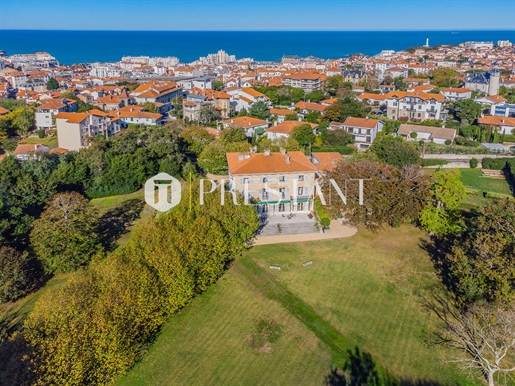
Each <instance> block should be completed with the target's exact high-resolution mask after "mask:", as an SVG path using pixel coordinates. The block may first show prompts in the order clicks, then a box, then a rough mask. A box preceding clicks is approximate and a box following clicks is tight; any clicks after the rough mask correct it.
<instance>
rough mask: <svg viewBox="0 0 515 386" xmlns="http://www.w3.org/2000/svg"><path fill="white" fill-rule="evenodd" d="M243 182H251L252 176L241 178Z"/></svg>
mask: <svg viewBox="0 0 515 386" xmlns="http://www.w3.org/2000/svg"><path fill="white" fill-rule="evenodd" d="M241 183H242V184H250V178H248V177H244V178H242V179H241Z"/></svg>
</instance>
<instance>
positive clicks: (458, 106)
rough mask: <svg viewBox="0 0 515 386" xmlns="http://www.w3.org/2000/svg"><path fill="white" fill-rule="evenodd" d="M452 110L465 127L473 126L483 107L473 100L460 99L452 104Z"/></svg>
mask: <svg viewBox="0 0 515 386" xmlns="http://www.w3.org/2000/svg"><path fill="white" fill-rule="evenodd" d="M451 109H452V111H453V113H454V115H455V116H456V117H457V118H458V119H459V120H460V122H461V123H462V124H463V125H470V124H472V123H473V122H474V121H475V120H476V119H478V118H479V117H480V116H481V112H482V111H483V108H482V106H481V105H480V104H479V103H476V102H474V100H472V99H460V100H458V101H456V102H454V103H452V105H451Z"/></svg>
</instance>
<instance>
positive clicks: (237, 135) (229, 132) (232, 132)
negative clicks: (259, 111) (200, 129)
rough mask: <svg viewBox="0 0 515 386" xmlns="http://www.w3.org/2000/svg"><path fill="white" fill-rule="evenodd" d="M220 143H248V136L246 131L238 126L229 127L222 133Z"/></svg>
mask: <svg viewBox="0 0 515 386" xmlns="http://www.w3.org/2000/svg"><path fill="white" fill-rule="evenodd" d="M220 141H222V143H223V144H224V145H227V144H228V143H232V142H244V141H247V135H246V134H245V129H244V128H243V127H238V126H229V127H228V128H226V129H223V130H222V131H221V132H220Z"/></svg>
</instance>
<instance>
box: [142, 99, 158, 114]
mask: <svg viewBox="0 0 515 386" xmlns="http://www.w3.org/2000/svg"><path fill="white" fill-rule="evenodd" d="M141 106H142V107H143V108H144V109H145V111H148V112H149V113H157V107H156V105H155V104H154V103H152V102H145V103H143V104H142V105H141Z"/></svg>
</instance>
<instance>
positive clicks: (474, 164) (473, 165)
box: [469, 158, 479, 169]
mask: <svg viewBox="0 0 515 386" xmlns="http://www.w3.org/2000/svg"><path fill="white" fill-rule="evenodd" d="M478 163H479V161H478V160H477V159H476V158H471V159H470V161H469V164H470V168H471V169H475V168H477V165H478Z"/></svg>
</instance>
